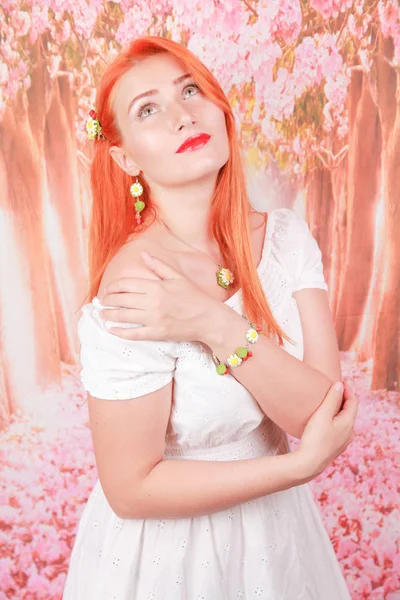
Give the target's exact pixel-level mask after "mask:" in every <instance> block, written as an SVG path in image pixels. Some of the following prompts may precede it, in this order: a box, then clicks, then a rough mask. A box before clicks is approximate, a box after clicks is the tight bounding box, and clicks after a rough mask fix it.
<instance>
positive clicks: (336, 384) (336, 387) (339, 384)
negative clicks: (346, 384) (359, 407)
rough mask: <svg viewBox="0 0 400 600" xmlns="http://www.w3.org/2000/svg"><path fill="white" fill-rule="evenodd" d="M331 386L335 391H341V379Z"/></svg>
mask: <svg viewBox="0 0 400 600" xmlns="http://www.w3.org/2000/svg"><path fill="white" fill-rule="evenodd" d="M332 387H333V389H334V390H336V391H337V392H343V383H342V382H341V381H337V382H336V383H334V384H333V386H332Z"/></svg>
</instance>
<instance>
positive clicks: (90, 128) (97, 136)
mask: <svg viewBox="0 0 400 600" xmlns="http://www.w3.org/2000/svg"><path fill="white" fill-rule="evenodd" d="M86 135H87V137H88V138H90V139H91V140H105V139H106V138H105V136H104V134H103V133H102V131H101V125H100V122H99V120H98V118H97V114H96V111H94V110H91V111H90V112H89V117H88V120H87V122H86Z"/></svg>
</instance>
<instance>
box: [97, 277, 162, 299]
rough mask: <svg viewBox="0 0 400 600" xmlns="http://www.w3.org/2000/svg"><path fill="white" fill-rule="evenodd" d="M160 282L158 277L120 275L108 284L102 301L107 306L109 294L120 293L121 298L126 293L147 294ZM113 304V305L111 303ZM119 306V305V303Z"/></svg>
mask: <svg viewBox="0 0 400 600" xmlns="http://www.w3.org/2000/svg"><path fill="white" fill-rule="evenodd" d="M158 284H159V281H157V280H156V279H145V278H140V277H120V278H119V279H115V280H114V281H110V283H108V284H107V286H106V289H105V293H104V294H103V296H102V298H100V303H101V304H103V305H104V306H107V304H106V303H105V301H106V300H107V301H108V296H111V295H114V294H118V295H120V299H122V296H123V295H124V294H147V293H149V292H150V291H151V290H154V289H155V287H156V286H157V285H158ZM110 306H112V305H110ZM118 306H119V305H118Z"/></svg>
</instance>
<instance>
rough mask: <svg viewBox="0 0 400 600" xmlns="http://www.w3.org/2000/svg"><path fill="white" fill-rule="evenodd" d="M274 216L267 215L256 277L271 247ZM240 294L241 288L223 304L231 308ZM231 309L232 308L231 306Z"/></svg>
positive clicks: (269, 213) (272, 214) (271, 213)
mask: <svg viewBox="0 0 400 600" xmlns="http://www.w3.org/2000/svg"><path fill="white" fill-rule="evenodd" d="M274 215H275V212H274V211H271V212H268V213H267V224H266V226H265V236H264V244H263V248H262V251H261V258H260V262H259V263H258V265H257V273H258V275H260V271H261V269H262V268H263V266H264V264H265V263H266V261H267V259H268V256H269V251H270V247H271V243H270V242H271V234H272V231H273V219H274ZM241 292H242V288H239V289H238V290H236V292H235V293H234V294H232V296H229V298H228V299H227V300H225V302H224V304H226V305H227V306H231V303H232V304H234V305H235V304H237V303H238V302H237V301H238V299H239V296H240V295H241ZM231 308H233V307H232V306H231Z"/></svg>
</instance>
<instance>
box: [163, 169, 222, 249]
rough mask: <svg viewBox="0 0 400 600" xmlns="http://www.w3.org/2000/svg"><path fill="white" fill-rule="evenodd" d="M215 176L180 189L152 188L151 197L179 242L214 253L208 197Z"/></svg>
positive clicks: (210, 194) (209, 198)
mask: <svg viewBox="0 0 400 600" xmlns="http://www.w3.org/2000/svg"><path fill="white" fill-rule="evenodd" d="M215 184H216V176H213V178H212V179H209V180H207V181H202V182H201V184H199V182H194V183H193V184H190V185H188V186H184V187H182V186H181V187H179V188H162V189H154V187H153V186H152V196H153V198H154V201H155V203H156V205H157V207H158V210H159V214H160V217H161V219H162V221H164V223H165V224H166V226H167V228H168V229H170V230H171V232H172V233H173V234H175V235H176V236H177V237H178V238H179V239H180V240H181V241H182V242H184V243H187V244H188V245H190V246H191V247H192V248H195V249H196V250H199V251H200V252H206V253H209V252H210V251H214V252H215V249H216V248H215V247H216V244H215V241H214V240H213V239H210V237H209V235H208V224H209V218H210V208H211V200H212V197H213V194H214V190H215Z"/></svg>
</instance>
